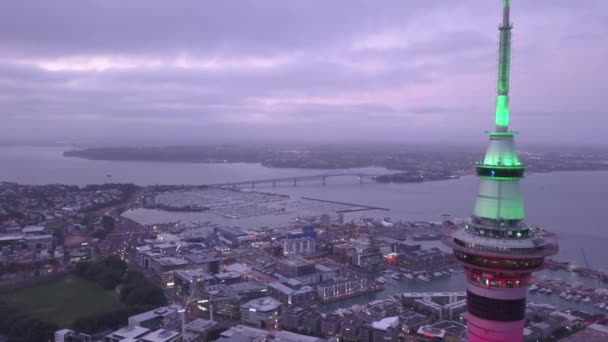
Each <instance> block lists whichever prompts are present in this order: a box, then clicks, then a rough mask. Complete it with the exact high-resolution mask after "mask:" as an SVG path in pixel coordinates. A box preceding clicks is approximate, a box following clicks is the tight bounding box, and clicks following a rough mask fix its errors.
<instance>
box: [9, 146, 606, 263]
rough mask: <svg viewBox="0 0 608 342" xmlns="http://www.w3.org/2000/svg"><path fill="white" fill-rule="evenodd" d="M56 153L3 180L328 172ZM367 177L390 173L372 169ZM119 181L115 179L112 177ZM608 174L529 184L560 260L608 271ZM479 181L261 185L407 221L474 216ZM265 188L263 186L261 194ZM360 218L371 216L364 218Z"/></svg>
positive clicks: (36, 153)
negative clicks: (554, 236) (554, 238)
mask: <svg viewBox="0 0 608 342" xmlns="http://www.w3.org/2000/svg"><path fill="white" fill-rule="evenodd" d="M63 150H64V149H62V148H57V147H52V148H42V147H0V181H11V182H19V183H24V184H50V183H64V184H74V185H86V184H96V183H104V182H132V183H136V184H139V185H151V184H209V183H217V182H227V181H239V180H241V181H242V180H251V179H263V178H273V177H289V176H296V175H307V174H308V175H309V174H320V173H324V172H326V170H301V169H273V168H267V167H263V166H261V165H259V164H245V163H235V164H190V163H154V162H109V161H89V160H84V159H76V158H65V157H63V156H62V152H63ZM365 171H367V172H377V173H380V172H386V170H384V169H380V168H366V169H365ZM109 176H111V177H109ZM606 179H608V172H607V171H593V172H557V173H546V174H530V175H528V176H527V178H526V179H524V180H523V184H522V188H523V191H524V196H525V199H526V208H527V221H528V223H530V224H532V225H539V226H543V227H545V228H547V229H550V230H552V231H554V232H556V233H558V235H559V237H560V245H561V251H560V254H559V255H558V259H561V260H567V261H577V262H580V263H582V264H584V263H585V261H584V258H583V252H582V249H584V253H585V254H586V257H587V260H588V263H589V265H590V266H591V267H596V268H608V258H606V257H605V256H606V252H605V251H606V248H608V229H606V227H605V226H606V223H605V222H606V217H605V216H604V214H605V213H608V211H607V208H608V182H607V181H606ZM477 184H478V181H477V179H476V177H473V176H468V177H462V178H460V179H458V180H448V181H437V182H427V183H412V184H376V183H372V182H365V183H363V184H359V182H358V181H357V180H355V179H346V178H331V179H329V180H328V185H327V186H321V185H320V184H319V183H318V182H312V183H307V184H306V183H298V186H297V187H293V186H291V185H283V186H277V187H276V188H272V187H258V188H259V189H263V190H265V191H275V192H279V193H284V194H289V195H292V196H301V197H302V196H305V197H313V198H320V199H327V200H334V201H344V202H351V203H360V204H366V205H371V206H378V207H385V208H389V209H390V211H389V212H383V213H381V215H386V216H390V217H393V218H394V219H403V220H440V216H439V215H440V214H441V213H443V212H446V213H449V214H451V215H452V216H454V217H467V216H469V215H470V214H471V212H472V209H473V202H474V199H475V194H476V192H477ZM256 189H257V188H256ZM357 215H359V216H364V215H369V213H366V212H363V213H360V214H357Z"/></svg>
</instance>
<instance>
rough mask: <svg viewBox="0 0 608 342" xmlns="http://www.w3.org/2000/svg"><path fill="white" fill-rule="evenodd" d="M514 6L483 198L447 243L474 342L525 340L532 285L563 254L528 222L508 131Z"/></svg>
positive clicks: (481, 172) (483, 171)
mask: <svg viewBox="0 0 608 342" xmlns="http://www.w3.org/2000/svg"><path fill="white" fill-rule="evenodd" d="M510 2H511V1H510V0H503V18H502V25H501V26H500V27H499V31H500V42H499V52H498V54H499V58H498V60H499V64H498V95H497V99H496V129H495V130H494V131H492V132H489V133H488V135H489V137H490V144H489V146H488V149H487V151H486V154H485V157H484V159H483V161H481V162H479V163H477V164H476V165H475V168H476V171H477V175H478V176H479V178H480V185H479V192H478V195H477V200H476V203H475V209H474V214H473V217H472V220H471V222H470V223H468V224H466V225H465V227H464V228H462V229H459V230H458V231H456V232H455V233H454V234H453V236H452V237H450V238H449V239H446V244H447V245H448V246H450V247H451V248H452V249H453V250H454V256H455V257H456V259H457V260H458V261H459V262H460V263H462V264H463V266H464V268H465V274H466V277H467V315H466V319H467V330H468V338H469V341H471V342H478V341H496V342H500V341H509V342H511V341H522V340H523V335H524V333H523V331H524V316H525V311H526V295H527V284H528V281H529V280H530V277H531V275H532V272H534V271H537V270H540V269H541V268H542V267H543V264H544V262H545V257H547V256H551V255H554V254H556V253H557V250H558V248H557V240H556V238H555V236H554V235H551V234H549V233H547V232H545V231H542V230H540V229H532V228H530V227H528V226H527V225H526V224H525V223H524V221H523V220H524V205H523V198H522V195H521V192H520V185H519V183H520V180H521V179H522V178H523V175H524V171H525V169H526V167H525V166H524V165H523V164H522V163H521V162H520V160H519V157H518V155H517V151H516V149H515V135H516V133H515V132H512V131H509V128H508V126H509V77H510V75H509V73H510V55H511V29H512V26H511V22H510V8H511V7H510Z"/></svg>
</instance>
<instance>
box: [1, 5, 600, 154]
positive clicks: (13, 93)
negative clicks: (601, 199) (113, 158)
mask: <svg viewBox="0 0 608 342" xmlns="http://www.w3.org/2000/svg"><path fill="white" fill-rule="evenodd" d="M501 3H502V1H499V0H458V1H454V0H452V1H447V0H407V1H405V0H394V1H387V0H383V1H378V0H369V1H358V0H343V1H339V0H332V1H326V0H298V1H296V0H293V1H291V0H273V1H267V0H238V1H237V0H217V1H211V0H205V1H200V0H192V1H180V0H158V1H149V0H135V1H132V0H131V1H122V0H99V1H82V0H54V1H48V0H41V1H29V0H14V1H13V0H5V1H2V2H0V118H1V120H2V121H1V122H2V124H1V125H0V138H1V139H0V140H6V139H24V140H27V139H32V140H40V139H50V140H61V141H80V142H91V143H100V142H113V143H116V142H119V143H149V142H156V143H189V142H192V143H195V142H206V141H220V140H225V141H230V140H243V139H265V140H286V139H306V140H310V139H313V138H314V139H319V140H391V141H414V140H417V141H435V142H442V141H447V140H454V141H463V142H465V141H466V142H469V141H478V140H479V139H485V138H484V137H483V135H482V132H483V131H484V130H487V129H491V128H492V124H493V118H492V115H493V108H494V93H495V79H496V75H495V68H496V65H495V64H496V50H497V30H496V28H497V25H498V23H499V21H500V17H501V15H500V11H501ZM512 6H513V10H512V12H513V14H512V16H513V22H514V25H515V29H514V38H513V41H514V42H513V44H514V46H513V47H514V49H513V67H512V88H511V89H512V91H511V95H512V100H511V103H512V106H511V109H512V111H511V112H512V128H513V129H515V130H519V131H521V132H522V134H521V136H520V137H521V138H522V139H524V140H525V141H530V142H543V143H548V142H550V141H552V139H554V138H555V137H559V139H562V140H563V141H566V142H579V143H584V142H588V143H601V142H608V139H607V138H605V133H604V131H605V129H597V127H603V126H605V125H606V123H607V121H608V120H607V119H606V116H607V115H608V113H606V110H605V108H606V105H605V102H606V99H605V96H606V95H605V94H604V93H606V90H608V86H606V85H605V84H606V77H607V76H608V67H607V62H606V61H607V60H608V1H606V0H582V1H574V0H513V1H512ZM602 84H604V85H603V86H602ZM448 132H449V134H448Z"/></svg>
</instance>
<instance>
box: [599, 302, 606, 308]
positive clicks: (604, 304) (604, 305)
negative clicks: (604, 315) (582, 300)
mask: <svg viewBox="0 0 608 342" xmlns="http://www.w3.org/2000/svg"><path fill="white" fill-rule="evenodd" d="M605 307H606V303H600V305H599V306H598V308H600V309H604V308H605Z"/></svg>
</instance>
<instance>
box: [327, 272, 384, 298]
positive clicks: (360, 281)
mask: <svg viewBox="0 0 608 342" xmlns="http://www.w3.org/2000/svg"><path fill="white" fill-rule="evenodd" d="M372 286H373V282H371V281H370V280H368V279H367V278H365V277H352V278H338V279H335V280H330V281H327V282H322V283H319V285H317V298H318V299H319V300H320V301H321V302H330V301H335V300H339V299H343V298H349V297H354V296H357V295H360V294H363V293H365V292H368V291H371V290H372Z"/></svg>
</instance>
